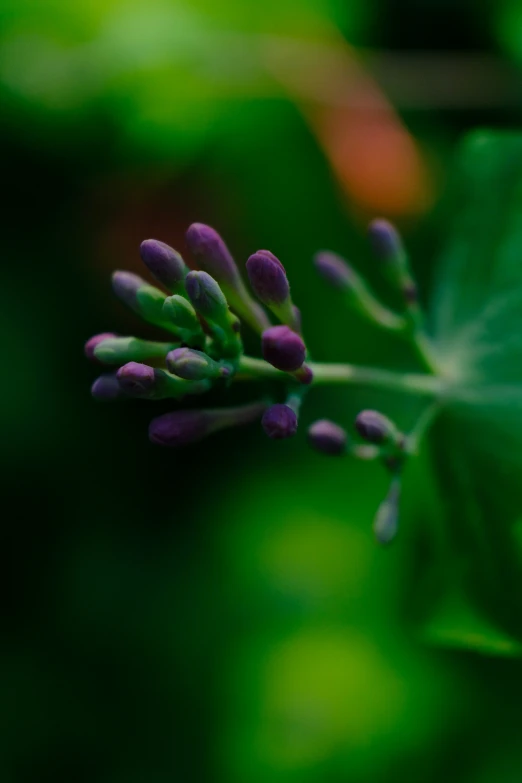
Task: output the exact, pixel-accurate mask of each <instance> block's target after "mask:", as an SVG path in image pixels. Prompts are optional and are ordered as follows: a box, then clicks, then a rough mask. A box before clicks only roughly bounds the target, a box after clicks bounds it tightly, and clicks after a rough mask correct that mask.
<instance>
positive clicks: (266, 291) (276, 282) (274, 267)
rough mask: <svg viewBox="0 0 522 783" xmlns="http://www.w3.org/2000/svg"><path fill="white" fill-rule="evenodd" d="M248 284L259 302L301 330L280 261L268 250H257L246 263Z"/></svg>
mask: <svg viewBox="0 0 522 783" xmlns="http://www.w3.org/2000/svg"><path fill="white" fill-rule="evenodd" d="M246 268H247V273H248V277H249V280H250V285H251V286H252V289H253V291H254V293H255V295H256V296H257V298H258V299H260V300H261V302H262V303H263V304H264V305H266V306H267V307H269V308H270V310H272V312H273V313H274V314H275V315H276V316H277V318H279V320H280V321H281V322H282V323H283V324H286V325H287V326H290V327H291V328H292V329H293V330H294V331H296V332H299V331H300V330H301V319H300V313H299V312H298V311H297V308H296V307H294V305H293V303H292V298H291V296H290V286H289V284H288V279H287V277H286V272H285V268H284V266H283V264H282V263H281V261H280V260H279V259H278V258H276V256H275V255H274V254H273V253H271V252H270V251H269V250H258V251H257V253H254V255H252V256H250V258H249V259H248V261H247V263H246Z"/></svg>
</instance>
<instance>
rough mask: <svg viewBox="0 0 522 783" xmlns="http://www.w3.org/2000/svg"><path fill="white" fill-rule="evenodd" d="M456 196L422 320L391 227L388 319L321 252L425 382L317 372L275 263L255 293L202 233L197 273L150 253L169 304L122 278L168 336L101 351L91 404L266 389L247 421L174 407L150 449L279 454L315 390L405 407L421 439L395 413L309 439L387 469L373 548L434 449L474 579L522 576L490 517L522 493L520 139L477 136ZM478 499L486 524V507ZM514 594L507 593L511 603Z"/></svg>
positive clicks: (377, 227)
mask: <svg viewBox="0 0 522 783" xmlns="http://www.w3.org/2000/svg"><path fill="white" fill-rule="evenodd" d="M453 192H454V193H456V200H455V204H454V209H453V212H452V221H453V223H454V227H453V228H452V229H451V231H450V239H449V242H448V243H447V245H446V249H445V250H444V251H443V253H442V257H441V259H440V262H439V264H438V268H437V271H436V278H435V284H434V286H433V291H432V295H431V299H429V301H428V304H427V306H422V305H421V299H420V295H419V287H418V285H417V283H416V281H415V278H414V275H413V272H412V268H411V265H410V262H409V258H408V254H407V251H406V249H405V247H404V244H403V242H402V240H401V237H400V235H399V233H398V231H397V230H396V228H395V227H394V226H393V225H392V224H390V223H389V222H388V221H386V220H384V219H376V220H373V221H372V222H371V223H370V226H369V230H368V237H369V242H370V246H371V250H372V253H373V257H374V259H375V263H376V264H377V265H378V267H379V269H380V270H381V272H382V274H383V276H384V277H385V278H386V279H387V281H388V285H389V286H390V288H391V289H394V291H395V298H396V301H397V302H400V303H401V305H400V307H397V308H395V309H393V308H391V307H389V306H388V305H387V304H384V303H383V302H382V301H381V299H380V297H379V296H377V295H376V294H375V293H374V291H373V290H372V288H371V286H370V285H369V284H368V283H367V282H366V280H365V278H364V277H363V276H362V275H361V273H360V272H359V271H356V270H355V269H354V268H353V267H352V266H351V265H350V264H349V263H348V262H347V261H345V260H344V259H343V258H342V257H341V256H339V255H337V253H334V252H332V251H323V252H319V253H318V254H317V255H316V256H315V259H314V263H315V266H316V269H317V271H318V273H319V275H320V276H321V277H322V278H323V280H324V282H325V283H326V286H329V287H330V296H332V298H335V305H334V306H336V307H338V306H340V305H341V303H342V302H343V301H344V302H345V304H346V305H347V306H348V307H349V308H352V309H354V310H355V311H357V312H358V313H359V315H360V316H361V317H362V318H365V319H367V320H368V321H370V322H372V323H373V324H374V325H375V326H376V327H378V328H379V329H380V330H382V331H385V332H388V333H389V334H392V335H394V336H395V337H396V338H397V339H399V340H402V341H404V342H406V343H409V344H410V345H411V346H412V347H413V349H414V351H415V353H416V356H417V365H418V370H416V371H407V372H402V371H392V370H390V369H384V368H382V367H376V366H370V365H359V364H352V363H344V362H340V363H325V362H321V361H317V360H316V357H315V355H314V357H312V356H310V352H309V350H308V348H307V344H306V334H307V333H310V332H311V331H312V330H313V321H312V320H311V319H310V320H309V318H308V317H307V313H306V312H304V313H303V320H302V323H301V313H300V311H299V310H298V309H297V307H296V305H295V303H294V301H293V299H292V294H291V289H290V283H289V281H288V278H287V274H286V271H285V268H284V265H283V264H282V263H281V261H280V260H279V259H278V258H277V257H276V255H274V254H273V253H272V252H270V251H268V250H259V251H257V252H255V253H253V254H252V255H251V256H250V257H249V258H248V260H247V261H246V274H247V277H248V281H249V283H250V289H251V291H252V293H250V292H249V290H248V288H247V285H246V284H245V281H244V280H243V277H242V275H241V274H240V271H239V268H238V266H237V265H236V263H235V261H234V259H233V257H232V255H231V253H230V251H229V249H228V248H227V246H226V244H225V243H224V241H223V239H222V238H221V236H220V235H219V234H218V233H217V232H216V231H215V230H214V229H212V228H210V227H209V226H206V225H203V224H193V225H192V226H190V227H189V229H188V231H187V235H186V240H187V246H188V250H189V253H190V257H189V258H188V259H187V260H188V261H189V263H185V261H184V260H183V258H182V256H181V255H180V254H179V253H178V252H177V251H175V250H173V249H172V248H170V247H169V246H168V245H165V244H164V243H163V242H159V241H157V240H146V241H145V242H144V243H143V244H142V246H141V257H142V259H143V261H144V263H145V265H146V266H147V267H148V269H149V271H150V272H152V274H153V275H154V277H155V278H156V280H157V281H158V282H159V283H160V284H161V285H162V286H163V289H164V290H160V289H159V288H157V287H155V286H153V285H151V284H150V283H148V282H146V281H145V280H143V279H142V278H140V277H138V276H137V275H134V274H131V273H129V272H115V273H114V276H113V288H114V291H115V293H116V295H117V296H118V297H119V298H120V299H121V300H122V301H123V302H124V303H125V304H127V305H128V306H129V307H131V308H132V309H133V310H134V311H135V312H136V313H137V314H138V315H139V316H140V317H142V318H143V319H144V320H146V321H147V322H149V323H151V324H153V325H155V326H156V327H159V328H161V329H162V330H164V331H165V332H166V333H167V335H168V336H167V337H166V341H161V342H153V341H149V340H140V339H139V338H136V337H118V336H115V335H113V334H107V333H105V334H102V335H98V336H96V337H94V338H91V340H89V341H88V343H87V346H86V353H87V355H88V356H89V358H94V359H95V360H97V361H98V362H99V363H101V364H103V365H106V367H105V369H106V370H107V372H105V373H104V374H103V375H102V376H101V377H100V378H98V379H97V380H96V381H95V383H94V385H93V387H92V393H93V396H94V397H96V398H98V399H114V398H129V397H130V398H140V399H146V400H155V399H165V398H168V399H172V400H173V402H176V403H179V401H181V400H183V399H184V398H185V397H189V396H200V395H204V394H206V393H207V392H209V391H210V390H213V389H220V390H222V391H226V390H227V389H228V388H229V387H230V386H232V385H237V386H242V387H254V388H256V389H257V388H258V387H261V391H260V392H259V393H258V394H257V395H252V394H249V393H248V392H246V393H247V394H249V398H248V401H246V402H245V404H244V405H234V406H231V407H214V406H212V407H207V406H206V405H205V404H204V403H202V404H201V405H200V406H198V407H197V408H194V407H193V406H191V407H189V408H188V409H186V410H185V409H184V408H183V406H181V407H180V406H179V405H178V404H176V406H175V409H174V410H173V411H172V412H169V413H167V414H164V415H163V416H160V417H159V418H155V419H153V420H152V422H151V424H150V428H149V436H150V439H151V441H152V442H153V443H157V444H160V445H163V446H170V447H177V446H182V445H186V444H188V443H191V442H195V441H200V440H201V439H202V438H204V437H206V436H207V435H210V434H211V433H213V432H216V431H218V430H220V429H223V428H228V427H234V426H237V425H241V424H249V423H252V422H255V421H260V422H261V424H262V427H263V429H264V431H265V433H266V434H267V435H268V437H270V438H272V439H284V438H288V437H291V436H294V435H295V434H296V432H297V431H298V423H299V417H300V413H301V410H302V407H303V405H304V404H305V401H306V397H307V395H308V394H311V393H313V391H314V388H315V387H317V386H322V385H333V386H358V387H368V388H373V389H377V390H380V391H381V392H382V391H389V392H393V393H394V394H400V395H404V396H407V397H408V399H411V401H412V410H413V409H414V408H415V409H417V408H418V410H419V411H420V413H419V415H418V417H417V420H416V421H415V422H414V423H413V424H412V425H411V426H409V427H407V428H405V427H400V426H398V425H397V424H396V423H395V422H394V421H393V415H392V414H391V412H390V411H387V410H385V408H386V403H383V405H382V408H383V410H363V411H361V412H360V413H359V414H358V416H357V418H356V420H355V422H354V430H353V434H351V435H349V434H348V433H347V432H346V431H345V430H344V429H343V428H342V427H341V426H340V425H339V424H338V423H335V422H332V421H329V420H328V419H321V420H319V421H316V422H315V423H313V424H312V425H311V426H310V427H309V429H308V438H307V440H308V443H309V444H310V445H311V446H312V448H314V449H316V450H317V451H318V452H320V453H322V454H326V455H329V456H336V457H343V456H350V457H355V458H359V459H364V460H368V461H374V462H376V463H377V464H380V465H381V466H382V468H383V469H384V470H385V471H387V473H388V475H389V490H388V493H387V494H386V497H385V498H384V500H383V501H382V503H381V504H380V506H378V509H377V512H376V516H375V521H374V533H375V536H376V538H377V540H378V541H379V542H380V543H382V544H388V543H389V542H390V541H392V540H393V538H394V537H395V534H396V532H397V528H398V522H399V516H400V515H399V508H398V506H399V500H400V497H401V484H402V477H403V473H404V471H405V468H406V467H407V465H408V464H409V463H411V461H412V460H413V459H414V458H415V457H416V456H417V455H418V454H419V452H420V449H421V445H422V444H423V443H424V442H425V441H426V440H427V439H428V438H429V440H430V447H431V449H430V451H431V454H432V463H433V466H434V468H435V471H434V472H436V473H437V475H438V476H442V477H443V481H444V482H445V486H446V485H447V486H449V487H451V489H450V490H449V494H448V496H449V497H450V498H451V504H450V506H451V507H450V508H449V510H448V518H451V517H452V516H454V515H455V514H456V515H457V516H459V520H458V522H457V523H456V528H462V527H463V526H464V527H465V528H466V533H464V534H463V535H464V536H467V539H466V547H467V548H468V549H469V552H470V553H471V552H473V553H474V554H475V555H476V556H477V557H476V558H475V564H476V563H478V564H482V566H484V569H486V571H487V568H488V567H489V566H488V564H487V563H486V564H484V559H485V558H486V559H487V553H488V549H490V550H495V552H496V553H497V554H498V555H499V558H500V559H499V560H498V563H499V568H504V567H505V569H506V571H505V573H511V574H513V572H514V567H512V566H513V563H512V560H513V558H514V557H515V555H514V554H513V547H511V548H510V547H509V546H507V545H506V543H505V537H504V539H502V540H501V536H500V534H499V532H498V531H496V530H495V529H494V528H493V527H492V524H491V521H490V518H487V515H488V514H489V513H490V512H491V509H492V508H493V507H494V502H496V503H497V506H496V507H497V508H498V507H499V504H500V505H502V492H503V491H504V494H505V490H504V489H503V487H504V484H505V483H506V482H510V483H511V485H513V483H514V482H515V483H516V475H518V474H517V466H518V465H519V464H521V463H522V458H521V456H520V455H521V454H522V402H521V401H522V362H521V361H520V350H519V349H520V335H521V334H522V262H521V261H520V253H519V249H520V247H521V246H522V218H521V215H522V138H521V137H520V136H518V135H515V134H496V133H487V132H476V133H474V134H472V135H471V136H470V137H469V138H468V139H467V140H466V142H465V143H464V145H463V147H462V149H461V152H460V155H459V159H458V165H457V176H456V179H455V187H454V189H453ZM192 266H194V267H196V268H195V269H192ZM325 295H328V287H325ZM254 296H255V298H254ZM256 300H257V301H256ZM260 303H261V304H260ZM261 305H263V306H264V307H263V306H261ZM243 328H246V329H251V330H254V331H255V333H257V335H258V337H259V340H260V354H261V356H262V358H261V357H259V356H251V355H248V354H246V353H245V351H244V346H243V340H242V329H243ZM109 365H110V366H112V368H113V372H110V371H109V369H110V368H109ZM267 385H268V387H269V390H270V391H269V393H268V394H267V393H266V386H267ZM252 396H254V399H253V400H252ZM413 402H414V403H415V404H414V405H413ZM390 407H391V406H390ZM478 460H482V463H481V465H480V467H477V465H478ZM457 463H458V464H457ZM521 467H522V465H521ZM484 475H487V476H488V481H487V482H484V481H483V477H484ZM477 480H478V481H479V482H480V486H479V487H478V489H477V487H476V481H477ZM477 492H478V493H479V496H480V498H481V501H480V503H479V504H478V508H477V507H476V502H475V501H473V500H472V497H476V495H477ZM402 494H403V493H402ZM493 495H495V501H493V499H492V497H493ZM499 495H500V498H499V497H498V496H499ZM474 502H475V506H474V505H473V503H474ZM376 505H378V503H376ZM517 514H518V515H519V516H520V517H521V518H522V500H521V504H520V508H518V506H517V507H516V508H513V509H512V510H510V514H509V516H510V518H512V517H513V515H514V516H515V517H516V516H517ZM511 521H512V522H514V521H516V519H511ZM509 535H512V528H510V529H509ZM470 557H471V556H470ZM471 559H472V558H471ZM478 567H481V566H480V565H479V566H478ZM459 568H460V566H459ZM469 572H470V573H472V572H473V569H469ZM517 573H518V571H517ZM468 576H469V574H467V575H466V578H467V577H468ZM494 578H495V577H494V574H490V580H491V579H494ZM472 579H473V577H472ZM499 583H500V582H498V581H497V584H496V585H495V587H496V588H498V587H499ZM502 592H505V590H504V587H502V589H500V590H498V589H497V593H498V594H499V595H500V594H502Z"/></svg>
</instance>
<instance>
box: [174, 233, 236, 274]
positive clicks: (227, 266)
mask: <svg viewBox="0 0 522 783" xmlns="http://www.w3.org/2000/svg"><path fill="white" fill-rule="evenodd" d="M186 240H187V245H188V247H189V250H190V252H191V253H192V255H193V256H194V258H195V259H196V261H197V262H198V266H199V267H201V268H202V269H203V270H204V271H205V272H208V273H209V274H211V275H212V277H214V278H215V279H216V280H219V282H220V283H228V284H229V285H232V286H233V285H235V284H236V283H237V281H238V280H239V279H240V278H239V270H238V268H237V266H236V263H235V261H234V259H233V258H232V255H231V253H230V250H229V249H228V247H227V246H226V244H225V243H224V241H223V239H222V238H221V236H220V235H219V234H218V232H217V231H216V230H215V229H213V228H211V226H206V225H205V224H204V223H192V225H191V226H189V228H188V230H187V233H186Z"/></svg>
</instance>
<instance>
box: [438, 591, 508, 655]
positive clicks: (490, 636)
mask: <svg viewBox="0 0 522 783" xmlns="http://www.w3.org/2000/svg"><path fill="white" fill-rule="evenodd" d="M422 638H423V639H424V640H425V641H427V642H429V643H431V644H437V645H441V646H443V647H457V648H464V649H471V650H477V651H478V652H481V653H484V654H487V655H505V656H519V655H520V654H521V653H522V644H520V643H519V642H517V641H516V640H515V639H512V638H511V637H510V636H508V635H507V634H506V633H505V632H504V631H503V630H501V629H499V628H496V627H495V626H494V625H493V624H492V623H491V622H490V620H489V619H488V618H486V617H484V616H482V615H481V613H480V612H479V611H478V610H477V609H476V608H475V607H473V606H472V605H471V604H470V603H469V601H468V600H467V598H466V597H465V596H464V595H463V594H462V593H459V592H456V591H455V592H454V593H448V594H447V595H446V596H445V597H444V600H443V601H441V603H440V604H439V606H437V608H436V610H435V612H434V614H433V616H432V617H431V618H430V620H429V621H428V622H427V623H426V625H425V627H424V628H423V631H422Z"/></svg>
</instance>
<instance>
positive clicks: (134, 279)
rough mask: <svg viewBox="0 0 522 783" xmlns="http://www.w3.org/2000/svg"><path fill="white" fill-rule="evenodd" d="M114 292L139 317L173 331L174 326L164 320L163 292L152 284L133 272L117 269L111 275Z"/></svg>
mask: <svg viewBox="0 0 522 783" xmlns="http://www.w3.org/2000/svg"><path fill="white" fill-rule="evenodd" d="M112 287H113V290H114V293H115V294H116V296H117V297H118V299H121V301H122V302H124V303H125V304H126V305H127V306H128V307H130V308H131V309H132V310H134V312H135V313H137V314H138V315H139V316H140V317H141V318H143V319H144V320H145V321H148V322H149V323H151V324H154V325H155V326H159V327H161V328H164V329H168V330H169V331H173V332H175V328H174V327H173V326H172V325H171V324H169V323H167V322H166V321H165V318H164V316H163V312H162V309H163V302H164V301H165V294H164V293H163V292H162V291H160V290H159V289H158V288H155V287H154V286H153V285H149V283H147V282H146V281H145V280H143V279H142V278H141V277H139V276H138V275H135V274H134V273H133V272H122V271H117V272H114V273H113V275H112Z"/></svg>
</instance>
